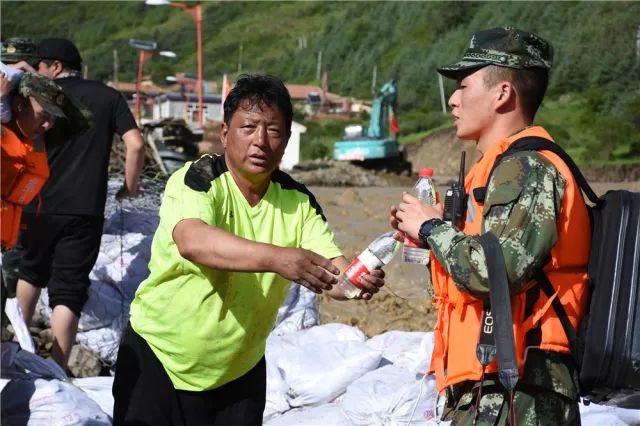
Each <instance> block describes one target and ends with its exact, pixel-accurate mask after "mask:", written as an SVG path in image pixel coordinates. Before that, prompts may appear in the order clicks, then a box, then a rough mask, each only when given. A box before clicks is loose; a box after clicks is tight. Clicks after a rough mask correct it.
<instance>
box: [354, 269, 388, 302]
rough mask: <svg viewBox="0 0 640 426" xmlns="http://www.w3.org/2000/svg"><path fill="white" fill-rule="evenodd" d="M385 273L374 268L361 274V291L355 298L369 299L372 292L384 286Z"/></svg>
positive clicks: (374, 292)
mask: <svg viewBox="0 0 640 426" xmlns="http://www.w3.org/2000/svg"><path fill="white" fill-rule="evenodd" d="M384 276H385V273H384V271H383V270H382V269H375V270H373V271H371V273H370V274H365V275H363V276H362V278H361V280H360V282H361V283H362V287H363V288H362V291H361V292H360V294H359V295H357V296H356V297H355V299H363V300H369V299H371V298H372V297H373V295H374V294H376V293H377V292H379V291H380V288H381V287H382V286H384Z"/></svg>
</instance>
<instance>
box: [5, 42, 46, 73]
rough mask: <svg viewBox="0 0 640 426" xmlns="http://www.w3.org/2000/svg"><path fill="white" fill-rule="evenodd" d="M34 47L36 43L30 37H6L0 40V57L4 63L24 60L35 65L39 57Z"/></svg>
mask: <svg viewBox="0 0 640 426" xmlns="http://www.w3.org/2000/svg"><path fill="white" fill-rule="evenodd" d="M36 47H37V45H36V43H35V42H34V41H33V40H31V39H30V38H26V37H12V38H8V39H6V40H5V41H3V42H2V51H1V53H0V57H1V58H2V62H4V63H5V64H15V63H16V62H20V61H26V62H27V63H28V64H29V65H31V66H32V67H35V66H36V65H37V64H38V62H40V58H39V57H38V56H37V55H36Z"/></svg>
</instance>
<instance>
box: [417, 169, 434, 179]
mask: <svg viewBox="0 0 640 426" xmlns="http://www.w3.org/2000/svg"><path fill="white" fill-rule="evenodd" d="M418 175H419V176H420V177H426V176H429V177H433V169H432V168H430V167H421V168H420V170H419V171H418Z"/></svg>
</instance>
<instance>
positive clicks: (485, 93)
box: [449, 68, 495, 141]
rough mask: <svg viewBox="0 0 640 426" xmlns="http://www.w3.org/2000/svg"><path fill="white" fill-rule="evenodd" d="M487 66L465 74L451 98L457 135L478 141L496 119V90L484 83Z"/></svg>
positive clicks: (463, 138)
mask: <svg viewBox="0 0 640 426" xmlns="http://www.w3.org/2000/svg"><path fill="white" fill-rule="evenodd" d="M486 72H487V69H486V68H480V69H479V70H477V71H475V72H472V73H471V74H468V75H466V76H463V77H462V78H461V79H460V80H459V81H458V88H457V89H456V91H455V92H453V94H452V95H451V97H450V98H449V106H450V107H451V114H452V115H453V120H454V124H455V126H456V136H458V138H460V139H462V140H474V141H478V140H479V139H480V138H481V137H482V135H483V133H484V131H485V130H486V129H488V128H489V127H490V125H491V123H492V122H493V120H494V118H495V117H494V104H493V101H494V90H492V89H488V88H487V87H486V86H485V84H484V74H485V73H486Z"/></svg>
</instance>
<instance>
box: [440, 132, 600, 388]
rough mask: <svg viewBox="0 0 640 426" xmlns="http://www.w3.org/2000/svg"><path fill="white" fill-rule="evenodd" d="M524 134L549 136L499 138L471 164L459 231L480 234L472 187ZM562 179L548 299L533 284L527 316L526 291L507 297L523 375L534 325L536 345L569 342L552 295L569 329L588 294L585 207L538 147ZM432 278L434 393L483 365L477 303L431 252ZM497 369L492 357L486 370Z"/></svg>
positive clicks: (561, 346)
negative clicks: (464, 215)
mask: <svg viewBox="0 0 640 426" xmlns="http://www.w3.org/2000/svg"><path fill="white" fill-rule="evenodd" d="M525 136H540V137H544V138H547V139H551V137H550V136H549V134H548V133H547V132H546V131H545V130H544V129H543V128H541V127H531V128H528V129H525V130H523V131H521V132H519V133H518V134H516V135H513V136H511V137H509V138H506V139H502V140H500V141H498V142H497V143H496V144H495V145H493V146H492V147H491V148H490V149H489V150H488V152H486V153H485V154H484V155H483V156H482V158H480V159H479V160H478V161H477V162H476V164H475V165H474V166H473V167H472V168H471V170H470V171H469V174H468V175H467V176H466V178H465V190H466V191H467V193H468V194H470V195H469V203H468V206H467V219H466V222H465V224H464V228H463V232H464V233H465V234H467V235H479V234H480V233H481V223H482V219H483V204H481V203H478V202H476V200H475V199H473V195H472V190H473V189H474V188H479V187H484V186H486V184H487V178H488V177H489V173H490V172H491V169H492V166H493V164H494V163H495V161H496V159H497V157H498V156H499V155H500V154H502V153H503V152H504V151H505V150H506V149H507V148H508V147H509V145H510V144H511V143H512V142H514V141H515V140H516V139H519V138H522V137H525ZM540 154H541V155H543V156H544V157H546V158H547V159H548V160H549V161H550V162H551V163H552V164H553V165H554V167H556V169H557V170H558V171H559V172H560V174H561V175H562V177H563V178H564V180H565V182H566V186H565V191H564V198H563V199H562V204H561V207H560V216H559V217H558V218H557V222H556V223H557V233H558V239H557V241H556V244H555V245H554V246H553V248H552V249H551V260H550V261H549V262H548V263H547V264H546V265H545V267H544V271H545V273H546V274H547V276H548V277H549V280H550V281H551V283H552V285H553V288H554V290H555V293H554V296H553V297H552V298H547V297H546V295H545V293H544V292H543V291H542V290H540V289H539V287H535V288H536V289H537V291H538V292H539V297H538V298H537V301H536V303H535V304H534V305H533V306H534V307H533V310H532V311H531V312H532V313H531V315H529V316H528V317H527V318H525V301H526V297H527V293H528V292H526V291H525V292H523V293H520V294H517V295H515V296H513V297H512V299H511V301H512V311H513V330H514V335H515V343H516V356H517V358H518V360H517V361H518V368H519V370H520V376H521V377H522V373H523V366H524V357H525V352H526V340H525V336H526V334H527V332H528V331H529V330H531V329H533V328H535V327H538V326H539V327H540V331H541V340H540V346H539V347H540V348H541V349H543V350H551V351H556V352H562V353H569V352H570V351H569V344H568V341H567V337H566V334H565V332H564V329H563V328H562V325H561V323H560V321H559V319H558V318H557V316H556V314H555V311H554V309H553V308H552V307H551V302H552V301H553V298H555V297H558V298H560V301H561V302H562V305H563V306H564V308H565V310H566V311H567V314H568V316H569V319H570V320H571V323H572V324H573V326H574V327H576V326H577V325H578V322H579V321H580V320H581V319H582V317H583V316H584V313H585V310H586V305H587V301H588V300H587V299H588V292H587V287H588V286H587V261H588V258H589V249H590V247H591V228H590V224H589V216H588V213H587V208H586V205H585V203H584V200H583V198H582V192H581V191H580V187H579V186H578V185H577V184H576V182H575V180H574V178H573V175H572V174H571V172H570V171H569V168H568V167H567V166H566V165H565V164H564V162H563V161H562V160H561V159H560V158H559V157H557V156H556V155H555V154H553V153H550V152H548V151H540ZM431 265H432V266H431V280H432V282H433V287H434V293H435V297H434V304H435V305H436V306H437V307H438V318H437V323H436V326H435V330H434V339H435V342H434V349H433V355H432V358H431V367H430V372H431V373H433V372H435V373H436V386H437V388H438V391H439V392H442V391H443V390H444V389H445V388H446V387H448V386H450V385H454V384H457V383H460V382H463V381H466V380H472V381H477V380H480V378H481V376H482V366H481V365H480V362H479V361H478V359H477V358H476V347H477V344H478V341H479V338H480V326H481V318H482V308H483V305H482V302H481V301H480V300H479V299H477V298H475V297H473V296H471V295H470V294H468V293H464V292H461V291H460V290H458V288H457V287H456V285H455V283H454V281H453V279H452V278H451V276H450V275H449V274H448V273H447V271H446V269H445V268H444V267H443V266H442V265H440V264H439V263H438V261H437V260H436V258H435V257H434V256H433V254H431ZM496 371H497V362H496V361H495V360H494V361H493V362H492V363H491V364H489V366H488V367H487V369H486V372H487V373H493V372H496Z"/></svg>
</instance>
